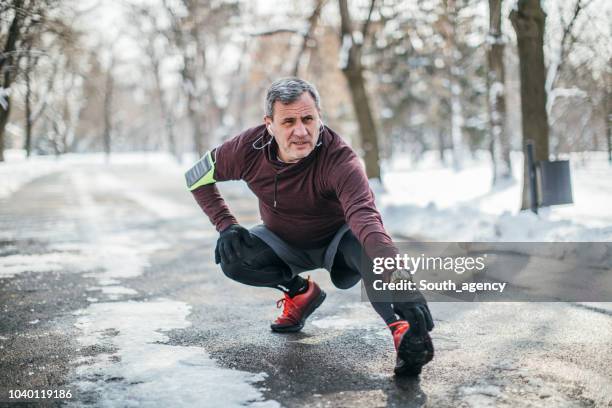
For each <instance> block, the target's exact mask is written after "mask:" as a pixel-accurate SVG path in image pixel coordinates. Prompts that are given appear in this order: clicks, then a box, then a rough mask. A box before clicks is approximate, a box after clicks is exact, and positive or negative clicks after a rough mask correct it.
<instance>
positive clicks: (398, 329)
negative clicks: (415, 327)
mask: <svg viewBox="0 0 612 408" xmlns="http://www.w3.org/2000/svg"><path fill="white" fill-rule="evenodd" d="M389 328H390V329H391V334H392V335H393V342H394V343H395V347H396V348H397V347H398V346H399V344H398V343H399V340H400V339H401V337H402V335H403V334H404V333H405V332H407V331H408V330H409V329H410V323H408V322H407V321H405V320H398V321H397V322H394V323H391V324H390V325H389Z"/></svg>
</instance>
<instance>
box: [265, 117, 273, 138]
mask: <svg viewBox="0 0 612 408" xmlns="http://www.w3.org/2000/svg"><path fill="white" fill-rule="evenodd" d="M264 124H265V125H266V129H268V133H269V134H271V135H272V136H274V134H272V129H271V126H272V118H271V117H270V116H264Z"/></svg>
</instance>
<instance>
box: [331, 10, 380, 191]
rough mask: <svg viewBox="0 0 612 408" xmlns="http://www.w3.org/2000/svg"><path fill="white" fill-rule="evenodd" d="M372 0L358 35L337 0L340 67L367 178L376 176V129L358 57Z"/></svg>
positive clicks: (366, 31) (377, 170)
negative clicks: (355, 120) (353, 113)
mask: <svg viewBox="0 0 612 408" xmlns="http://www.w3.org/2000/svg"><path fill="white" fill-rule="evenodd" d="M375 2H376V0H371V3H370V9H369V12H368V17H367V18H366V20H365V22H364V23H363V27H362V29H361V32H358V36H356V35H355V33H354V32H353V23H352V21H351V16H350V13H349V9H348V4H347V1H346V0H339V6H340V17H341V22H340V35H341V39H342V49H341V55H340V67H341V69H342V72H343V73H344V75H345V77H346V79H347V82H348V86H349V89H350V92H351V99H352V102H353V108H354V109H355V116H356V117H357V123H358V124H359V133H360V134H361V147H362V149H363V152H364V156H365V157H364V161H365V167H366V173H367V175H368V177H369V178H373V179H379V180H380V163H379V147H378V133H377V130H376V123H375V122H374V116H373V115H372V109H371V108H370V101H369V97H368V93H367V91H366V84H365V78H364V76H363V70H364V68H363V63H362V61H361V55H362V49H363V44H364V42H365V39H366V38H367V35H368V29H369V26H370V21H371V18H372V12H373V10H374V4H375Z"/></svg>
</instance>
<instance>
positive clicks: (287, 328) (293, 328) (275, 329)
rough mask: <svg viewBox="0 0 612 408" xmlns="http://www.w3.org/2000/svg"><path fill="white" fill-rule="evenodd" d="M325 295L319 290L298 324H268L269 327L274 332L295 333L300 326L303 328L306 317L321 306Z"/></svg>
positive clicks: (300, 328)
mask: <svg viewBox="0 0 612 408" xmlns="http://www.w3.org/2000/svg"><path fill="white" fill-rule="evenodd" d="M326 297H327V294H325V292H323V291H321V293H320V294H319V297H317V299H316V300H315V301H314V302H312V303H311V304H310V305H309V306H308V308H307V309H306V311H305V312H304V315H303V316H302V320H300V324H296V325H294V326H284V327H274V326H270V328H271V329H272V331H273V332H276V333H295V332H298V331H300V330H302V328H304V323H306V319H308V317H309V316H310V315H311V314H312V313H313V312H314V311H315V310H317V308H318V307H319V306H321V304H322V303H323V301H324V300H325V298H326Z"/></svg>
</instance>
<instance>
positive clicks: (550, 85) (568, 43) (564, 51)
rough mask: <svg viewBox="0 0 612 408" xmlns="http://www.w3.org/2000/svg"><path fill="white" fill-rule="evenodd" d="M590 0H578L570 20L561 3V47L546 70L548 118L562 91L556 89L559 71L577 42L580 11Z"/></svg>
mask: <svg viewBox="0 0 612 408" xmlns="http://www.w3.org/2000/svg"><path fill="white" fill-rule="evenodd" d="M589 3H590V1H584V0H576V3H575V5H574V8H573V11H572V16H571V18H570V20H569V21H568V22H566V21H565V20H564V19H563V11H562V10H561V6H560V4H561V3H559V18H560V20H561V26H562V28H563V34H562V35H561V40H560V43H559V46H558V47H559V48H558V50H557V52H556V53H555V54H554V55H553V56H552V57H551V59H550V63H549V65H548V71H547V72H546V94H547V101H546V113H547V114H548V118H549V119H550V118H551V114H552V109H553V106H554V104H555V99H556V98H557V96H559V94H560V93H567V92H563V91H562V90H561V92H559V91H558V90H557V89H555V87H556V84H557V81H558V79H559V73H560V72H561V70H562V68H563V65H564V63H565V59H566V57H567V55H568V54H569V53H570V52H571V49H572V47H573V45H574V43H575V42H576V37H575V36H574V35H573V29H574V26H575V25H576V20H577V19H578V16H579V15H580V12H581V11H582V10H584V8H585V7H586V6H588V4H589Z"/></svg>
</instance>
